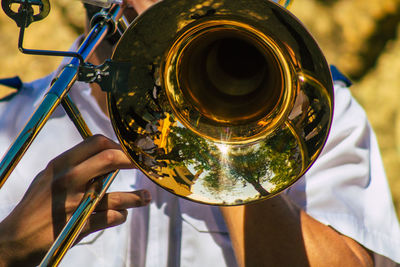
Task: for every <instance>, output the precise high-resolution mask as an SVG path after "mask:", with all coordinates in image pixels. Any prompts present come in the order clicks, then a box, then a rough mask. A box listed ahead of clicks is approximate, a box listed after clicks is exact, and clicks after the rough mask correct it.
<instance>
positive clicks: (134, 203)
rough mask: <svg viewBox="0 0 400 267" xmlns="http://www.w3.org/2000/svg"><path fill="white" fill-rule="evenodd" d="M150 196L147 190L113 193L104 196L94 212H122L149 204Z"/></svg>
mask: <svg viewBox="0 0 400 267" xmlns="http://www.w3.org/2000/svg"><path fill="white" fill-rule="evenodd" d="M150 201H151V195H150V193H149V192H148V191H147V190H138V191H133V192H113V193H108V194H106V195H105V196H104V197H103V198H102V200H101V201H100V202H99V204H98V205H97V207H96V211H105V210H108V209H112V210H122V209H129V208H134V207H141V206H145V205H147V204H149V203H150Z"/></svg>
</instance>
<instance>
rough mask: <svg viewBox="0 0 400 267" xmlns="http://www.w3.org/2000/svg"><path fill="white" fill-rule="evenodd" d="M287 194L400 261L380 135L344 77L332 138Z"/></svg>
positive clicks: (337, 97) (337, 86) (337, 94)
mask: <svg viewBox="0 0 400 267" xmlns="http://www.w3.org/2000/svg"><path fill="white" fill-rule="evenodd" d="M287 194H288V195H289V196H290V197H291V198H292V199H293V200H294V201H295V202H296V203H297V204H298V205H300V206H301V207H302V208H303V209H304V210H305V211H306V212H307V213H308V214H310V215H311V216H312V217H314V218H315V219H317V220H318V221H320V222H322V223H324V224H326V225H329V226H331V227H333V228H335V229H336V230H337V231H339V232H340V233H342V234H344V235H346V236H348V237H351V238H353V239H354V240H356V241H357V242H359V243H360V244H362V245H363V246H365V247H366V248H368V249H370V250H372V251H373V252H375V253H378V254H381V255H383V256H386V257H388V258H391V259H393V260H394V261H396V262H400V253H398V252H399V248H400V227H399V223H398V220H397V217H396V213H395V210H394V207H393V201H392V197H391V193H390V190H389V186H388V182H387V179H386V175H385V172H384V168H383V164H382V159H381V155H380V152H379V148H378V144H377V140H376V137H375V134H374V132H373V130H372V128H371V126H370V124H369V122H368V119H367V117H366V114H365V112H364V110H363V109H362V108H361V107H360V105H359V104H358V103H357V102H356V100H355V99H354V98H353V97H352V96H351V93H350V90H349V89H348V88H347V87H346V86H345V85H344V84H343V83H341V82H337V83H335V106H334V116H333V123H332V128H331V132H330V135H329V137H328V140H327V143H326V145H325V147H324V149H323V151H322V153H321V155H320V157H319V158H318V159H317V161H316V162H315V164H314V165H313V166H312V167H311V168H310V170H309V171H308V172H307V173H306V174H305V176H304V177H302V178H301V179H300V180H299V182H298V183H296V184H295V185H294V186H293V187H291V188H290V189H289V190H287Z"/></svg>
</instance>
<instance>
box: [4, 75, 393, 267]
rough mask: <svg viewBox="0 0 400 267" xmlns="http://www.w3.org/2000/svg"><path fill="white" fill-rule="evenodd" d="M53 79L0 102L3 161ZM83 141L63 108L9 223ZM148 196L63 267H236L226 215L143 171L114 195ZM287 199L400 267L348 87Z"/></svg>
mask: <svg viewBox="0 0 400 267" xmlns="http://www.w3.org/2000/svg"><path fill="white" fill-rule="evenodd" d="M51 79H52V76H51V75H50V76H48V77H46V78H44V79H41V80H37V81H35V82H32V83H27V84H25V85H24V87H23V88H22V89H21V91H20V92H19V93H18V95H16V96H15V97H14V98H12V99H11V100H10V101H8V102H3V103H0V154H4V153H5V152H6V150H7V148H8V147H9V146H10V144H11V143H12V141H13V140H14V138H15V137H16V135H17V134H18V132H19V131H20V130H21V129H22V127H23V126H24V124H25V122H26V121H27V120H28V118H29V116H30V115H31V113H32V112H33V110H34V109H35V107H36V106H37V105H38V104H39V102H40V99H41V97H42V96H43V94H44V92H45V91H46V88H47V87H48V85H49V83H50V81H51ZM70 95H71V97H72V98H73V99H74V101H75V103H76V104H77V106H78V108H79V109H80V111H81V113H82V115H83V117H84V118H85V119H86V122H87V124H88V125H89V127H90V129H91V130H92V132H93V133H101V134H103V135H106V136H108V137H110V138H112V139H114V140H115V139H116V138H115V136H114V132H113V130H112V126H111V123H110V121H109V119H108V118H107V117H106V116H105V115H104V114H103V113H102V111H101V110H100V108H99V106H98V105H97V102H96V101H95V99H94V98H93V97H92V95H91V92H90V88H89V86H88V85H87V84H85V83H75V85H74V86H73V88H72V89H71V91H70ZM81 140H82V139H81V137H80V135H79V134H78V132H77V130H76V129H75V127H74V125H73V124H72V122H71V121H70V120H69V119H68V116H67V115H66V114H65V112H64V111H63V110H62V108H60V107H59V108H58V109H57V110H56V111H55V112H54V114H53V115H52V116H51V118H50V119H49V121H48V123H47V124H46V125H45V126H44V128H43V130H42V131H41V132H40V134H39V135H38V136H37V138H36V140H35V141H34V142H33V144H32V146H31V148H30V149H29V150H28V152H27V153H26V154H25V156H24V157H23V159H22V160H21V162H20V164H19V165H18V166H17V168H16V169H15V170H14V172H13V173H12V175H11V177H10V178H9V179H8V181H7V182H6V183H5V185H4V186H3V188H2V189H1V190H0V220H2V219H3V218H4V217H6V216H7V215H8V214H9V213H10V212H11V210H12V209H13V208H14V207H15V205H16V204H17V203H18V202H19V201H20V199H21V198H22V196H23V194H24V192H25V191H26V190H27V188H28V186H29V184H30V183H31V180H32V179H33V177H35V176H36V174H37V173H38V172H39V171H41V170H42V169H43V168H45V167H46V165H47V163H48V162H49V161H50V160H51V159H53V158H54V157H56V156H58V155H59V154H61V153H62V152H64V151H65V150H67V149H69V148H71V147H72V146H74V145H75V144H77V143H79V142H80V141H81ZM142 188H146V189H147V190H149V191H150V193H151V195H152V198H153V200H152V202H151V204H150V205H149V206H146V207H141V208H135V209H132V210H131V211H130V213H129V217H128V220H127V222H126V223H124V224H122V225H120V226H117V227H114V228H110V229H107V230H105V231H100V232H97V233H94V234H92V235H90V236H88V237H86V238H85V239H83V240H82V241H81V242H80V243H79V244H77V245H75V246H74V247H73V248H72V249H70V250H69V251H68V253H67V255H66V256H65V258H64V259H63V261H62V263H61V265H64V266H139V267H141V266H154V267H160V266H191V267H193V266H230V267H232V266H237V264H236V261H235V257H234V253H233V250H232V246H231V243H230V239H229V235H228V232H227V229H226V226H225V223H224V221H223V219H222V216H221V214H220V212H219V208H218V207H214V206H207V205H203V204H197V203H194V202H190V201H187V200H184V199H180V198H178V197H176V196H175V195H172V194H170V193H169V192H167V191H165V190H163V189H162V188H160V187H158V186H156V185H155V184H154V183H153V182H151V181H150V180H149V179H147V178H146V177H144V175H143V174H141V173H140V171H138V170H124V171H121V172H120V174H119V175H118V177H117V178H116V180H115V181H114V183H113V184H112V186H111V188H110V190H111V191H117V190H118V191H131V190H135V189H142ZM285 193H286V194H287V195H288V196H289V197H290V198H291V199H292V200H293V201H294V202H296V203H297V204H298V205H299V206H300V207H302V208H303V209H304V210H305V211H306V212H307V213H308V214H310V215H311V216H313V217H314V218H315V219H317V220H319V221H321V222H322V223H324V224H327V225H330V226H331V227H333V228H335V229H336V230H337V231H339V232H341V233H343V234H344V235H346V236H349V237H351V238H353V239H355V240H356V241H358V242H359V243H361V244H362V245H363V246H365V247H366V248H368V249H370V250H372V251H374V252H376V253H379V254H382V255H385V256H387V257H390V258H392V259H393V260H395V261H397V262H400V230H399V229H400V228H399V224H398V221H397V218H396V214H395V212H394V209H393V205H392V200H391V195H390V191H389V188H388V184H387V181H386V177H385V173H384V170H383V166H382V161H381V157H380V154H379V150H378V146H377V142H376V138H375V136H374V133H373V131H372V130H371V127H370V125H369V123H368V121H367V118H366V116H365V113H364V111H363V110H362V108H361V107H360V106H359V105H358V104H357V103H356V101H355V100H354V99H353V98H352V96H351V94H350V91H349V90H348V89H347V88H346V87H345V85H344V84H343V83H341V82H337V83H335V114H334V118H333V125H332V130H331V134H330V136H329V138H328V142H327V144H326V146H325V148H324V150H323V152H322V154H321V156H320V157H319V158H318V160H317V161H316V163H315V164H314V165H313V166H312V167H311V169H310V170H309V171H308V172H307V174H306V175H305V176H304V177H302V178H301V179H300V180H299V181H298V182H297V183H296V184H295V185H293V186H292V187H291V188H289V189H288V190H286V191H285Z"/></svg>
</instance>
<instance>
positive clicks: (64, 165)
mask: <svg viewBox="0 0 400 267" xmlns="http://www.w3.org/2000/svg"><path fill="white" fill-rule="evenodd" d="M107 149H121V146H120V145H119V144H117V143H115V142H114V141H112V140H110V139H108V138H107V137H105V136H102V135H94V136H91V137H89V138H87V139H85V140H84V141H83V142H81V143H79V144H78V145H76V146H74V147H73V148H71V149H69V150H67V151H66V152H64V153H62V154H61V155H60V156H58V157H56V158H55V159H54V160H52V161H51V163H50V165H51V164H52V165H53V168H54V169H55V170H58V171H59V170H62V169H64V170H66V169H68V168H70V167H71V166H74V165H77V164H79V163H81V162H83V161H84V160H86V159H88V158H90V157H92V156H93V155H95V154H98V153H100V152H101V151H104V150H107Z"/></svg>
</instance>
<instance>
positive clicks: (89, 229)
mask: <svg viewBox="0 0 400 267" xmlns="http://www.w3.org/2000/svg"><path fill="white" fill-rule="evenodd" d="M127 216H128V211H127V210H107V211H101V212H96V213H93V214H92V215H90V217H89V220H88V221H87V222H86V225H85V227H84V229H83V231H82V233H81V237H83V236H87V235H89V234H91V233H94V232H96V231H99V230H102V229H106V228H110V227H113V226H117V225H120V224H122V223H124V222H125V221H126V218H127ZM81 237H80V238H81Z"/></svg>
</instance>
